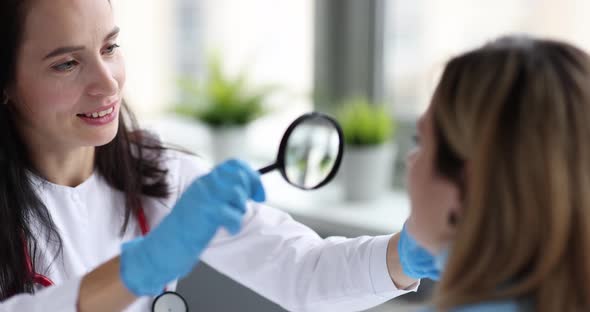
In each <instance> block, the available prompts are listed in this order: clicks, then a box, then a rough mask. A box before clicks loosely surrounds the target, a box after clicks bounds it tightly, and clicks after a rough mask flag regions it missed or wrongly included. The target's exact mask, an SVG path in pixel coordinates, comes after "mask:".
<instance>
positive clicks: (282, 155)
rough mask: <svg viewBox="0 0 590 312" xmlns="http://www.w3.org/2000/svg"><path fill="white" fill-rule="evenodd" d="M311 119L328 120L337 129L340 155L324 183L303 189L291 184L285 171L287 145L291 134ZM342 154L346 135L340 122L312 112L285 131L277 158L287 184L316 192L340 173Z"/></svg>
mask: <svg viewBox="0 0 590 312" xmlns="http://www.w3.org/2000/svg"><path fill="white" fill-rule="evenodd" d="M311 118H323V119H325V120H327V121H328V122H329V123H331V124H332V125H333V126H334V128H335V129H336V131H337V132H338V139H339V140H338V155H337V156H336V162H335V163H334V167H332V171H330V173H329V174H328V176H327V177H326V178H325V179H324V180H323V181H322V182H320V183H319V184H318V185H316V186H313V187H303V186H301V185H297V184H295V183H293V182H291V180H290V179H289V177H288V176H287V173H286V171H285V152H286V150H287V143H288V141H289V137H290V136H291V133H292V132H293V130H295V128H296V127H297V126H298V125H299V124H300V123H302V122H304V121H306V120H308V119H311ZM342 154H344V135H343V133H342V128H340V125H338V122H336V120H334V118H332V117H330V116H328V115H326V114H322V113H318V112H311V113H307V114H303V115H301V116H299V117H298V118H297V119H295V120H294V121H293V122H292V123H291V124H290V125H289V127H288V128H287V131H285V134H284V135H283V138H282V139H281V144H280V145H279V154H278V156H277V161H276V164H277V169H279V171H280V172H281V175H282V176H283V178H285V180H286V181H287V182H289V184H291V185H293V186H295V187H298V188H300V189H303V190H315V189H318V188H320V187H322V186H324V185H326V184H327V183H328V182H330V181H331V180H332V179H333V178H334V176H336V173H337V172H338V168H340V162H341V161H342Z"/></svg>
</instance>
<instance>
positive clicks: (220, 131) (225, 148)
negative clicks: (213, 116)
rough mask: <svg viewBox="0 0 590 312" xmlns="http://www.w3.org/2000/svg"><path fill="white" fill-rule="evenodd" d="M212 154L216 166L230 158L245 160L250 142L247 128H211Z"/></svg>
mask: <svg viewBox="0 0 590 312" xmlns="http://www.w3.org/2000/svg"><path fill="white" fill-rule="evenodd" d="M210 133H211V152H212V157H213V160H214V162H215V163H216V164H218V163H221V162H223V161H225V160H227V159H230V158H244V157H245V156H246V147H247V145H246V144H247V140H248V137H247V136H248V131H247V127H245V126H235V127H220V128H211V131H210Z"/></svg>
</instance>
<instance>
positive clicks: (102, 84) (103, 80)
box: [88, 62, 119, 96]
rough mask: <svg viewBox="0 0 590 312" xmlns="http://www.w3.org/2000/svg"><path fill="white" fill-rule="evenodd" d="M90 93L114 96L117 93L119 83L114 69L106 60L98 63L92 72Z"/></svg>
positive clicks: (92, 94)
mask: <svg viewBox="0 0 590 312" xmlns="http://www.w3.org/2000/svg"><path fill="white" fill-rule="evenodd" d="M90 75H91V78H90V84H89V85H88V95H91V96H112V95H115V94H117V92H118V90H119V83H118V81H117V79H115V76H114V75H113V72H112V70H111V69H110V68H109V67H108V65H107V64H105V63H104V62H99V63H97V64H96V65H95V66H94V68H93V69H92V73H91V74H90Z"/></svg>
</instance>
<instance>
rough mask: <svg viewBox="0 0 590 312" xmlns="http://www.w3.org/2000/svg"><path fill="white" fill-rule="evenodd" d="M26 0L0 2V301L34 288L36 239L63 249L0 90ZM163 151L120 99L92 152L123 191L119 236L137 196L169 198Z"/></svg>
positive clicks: (11, 74)
mask: <svg viewBox="0 0 590 312" xmlns="http://www.w3.org/2000/svg"><path fill="white" fill-rule="evenodd" d="M31 2H32V1H27V0H2V1H0V40H1V41H2V48H1V49H0V300H4V299H6V298H8V297H10V296H11V295H14V294H17V293H23V292H28V293H32V292H34V284H33V279H32V276H31V274H29V272H28V270H27V267H26V261H25V250H28V251H29V253H30V258H31V260H32V261H33V262H34V261H35V259H36V258H37V255H38V254H39V250H38V246H39V244H38V243H39V242H38V241H37V239H38V238H39V237H45V238H46V239H47V243H50V244H52V245H51V246H55V250H56V251H57V254H56V255H55V257H56V258H57V256H58V255H59V253H61V252H62V241H61V238H60V235H59V233H58V231H57V228H56V225H55V224H54V222H53V221H52V218H51V215H50V214H49V212H48V210H47V208H46V206H45V205H44V204H43V202H42V201H41V199H40V198H39V196H38V195H37V193H36V192H35V189H34V188H33V185H32V184H31V182H32V181H31V180H30V176H29V175H28V173H27V172H28V171H31V172H35V170H34V168H33V167H32V164H31V160H30V158H29V155H28V154H27V149H26V147H25V142H24V141H23V139H22V137H21V136H20V134H19V132H18V131H17V128H16V127H15V120H14V119H13V115H14V114H13V113H12V112H13V110H12V108H11V107H12V105H13V104H14V103H10V102H9V103H7V104H4V102H5V100H6V95H5V94H4V91H5V90H6V89H7V87H8V86H10V85H11V84H12V83H14V81H15V71H16V63H17V51H18V48H19V46H20V44H21V41H22V34H23V31H24V29H23V28H24V21H25V18H26V15H27V12H28V10H29V7H30V4H31ZM164 149H165V148H164V147H163V146H162V145H161V144H160V143H159V141H158V140H155V139H154V138H153V137H152V136H149V135H147V134H146V133H145V132H142V131H140V130H139V129H138V127H137V123H136V121H135V117H134V116H133V113H132V112H131V111H130V110H129V108H128V107H127V106H126V105H125V104H124V103H123V105H122V109H121V116H120V118H119V126H118V132H117V135H116V136H115V138H114V139H113V140H112V141H111V142H110V143H108V144H106V145H104V146H100V147H97V148H96V155H95V162H96V164H95V167H96V170H97V172H98V173H99V174H100V175H101V176H103V177H104V178H105V180H106V181H107V182H108V183H109V184H110V185H111V186H112V187H113V188H115V189H118V190H120V191H121V192H123V193H124V194H125V198H126V205H125V207H121V209H124V210H125V211H124V216H125V218H124V221H123V223H122V226H121V235H123V233H124V232H125V230H126V229H127V225H128V222H129V218H130V216H132V215H134V214H135V213H137V210H138V209H139V203H140V200H141V197H142V196H149V197H156V198H163V197H167V196H168V194H169V188H168V184H167V182H166V174H167V170H165V169H164V168H161V167H160V164H161V162H160V158H161V155H162V151H163V150H164ZM33 222H34V224H35V228H34V229H33ZM37 226H40V229H39V228H38V227H37ZM39 230H40V231H39ZM33 234H36V235H33ZM38 234H42V235H38ZM36 237H37V238H36ZM25 248H26V249H25ZM54 259H55V258H54ZM33 267H35V263H33Z"/></svg>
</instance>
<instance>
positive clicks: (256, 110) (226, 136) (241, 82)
mask: <svg viewBox="0 0 590 312" xmlns="http://www.w3.org/2000/svg"><path fill="white" fill-rule="evenodd" d="M179 84H180V88H181V90H182V91H183V94H184V96H183V102H182V103H181V104H179V105H177V106H176V107H175V111H176V113H179V114H181V115H185V116H189V117H191V118H194V119H196V120H199V121H200V122H202V123H204V124H205V125H207V126H208V128H209V129H210V133H211V147H212V156H213V159H214V160H215V161H216V162H219V161H222V160H224V159H227V158H230V157H240V156H244V153H245V150H246V147H247V146H246V143H247V125H248V124H250V123H251V122H252V121H253V120H255V119H256V118H258V117H260V116H262V115H263V114H264V113H265V109H264V106H263V104H264V101H265V100H266V98H267V96H268V95H269V94H270V93H271V92H272V88H270V87H259V88H253V87H252V86H251V85H250V82H249V80H248V76H247V73H246V72H245V71H242V72H241V73H240V74H239V75H237V76H236V77H230V76H229V75H227V74H226V73H224V72H223V69H222V66H221V61H220V58H219V57H218V56H215V55H214V56H211V57H210V58H209V61H208V64H207V78H206V79H204V80H195V79H192V78H184V79H181V80H180V83H179Z"/></svg>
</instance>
